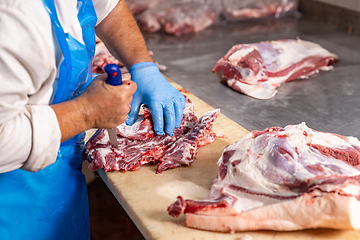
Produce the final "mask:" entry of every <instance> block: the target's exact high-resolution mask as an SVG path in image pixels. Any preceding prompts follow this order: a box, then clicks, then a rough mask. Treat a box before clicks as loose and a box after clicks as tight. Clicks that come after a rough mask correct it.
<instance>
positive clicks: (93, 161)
mask: <svg viewBox="0 0 360 240" xmlns="http://www.w3.org/2000/svg"><path fill="white" fill-rule="evenodd" d="M219 114H220V110H219V109H215V110H212V111H209V112H207V113H206V114H204V115H203V116H202V117H201V118H199V119H198V118H197V116H196V115H195V113H194V106H193V103H192V102H191V100H190V99H189V98H187V97H186V107H185V109H184V112H183V119H182V123H181V125H180V127H179V128H176V129H175V131H174V134H173V136H168V135H166V134H165V135H157V134H156V133H155V132H154V131H153V125H152V119H151V114H150V112H149V110H148V109H147V108H145V109H144V114H143V115H139V118H138V119H137V121H136V122H135V123H134V124H133V125H132V126H127V125H126V124H125V123H124V124H121V125H119V126H118V127H117V140H118V143H119V148H118V149H116V148H113V147H112V146H111V144H110V141H109V136H108V133H107V131H106V130H104V129H102V130H98V131H97V132H96V133H95V134H94V135H93V136H92V137H91V138H90V139H89V141H88V142H87V144H86V149H85V151H84V158H86V159H87V160H88V161H89V162H90V164H89V169H90V170H93V171H96V170H98V169H100V168H103V169H104V171H105V172H109V171H130V170H132V171H133V170H137V169H139V168H140V167H141V166H142V165H144V164H147V163H154V164H157V165H158V167H157V172H156V173H162V172H163V171H165V170H166V169H170V168H176V167H179V166H181V165H187V166H190V165H191V163H192V162H193V161H194V159H195V157H196V155H197V151H198V148H200V147H202V146H205V145H206V144H209V143H211V142H213V141H214V140H215V139H216V137H217V135H216V134H215V133H214V132H213V131H212V126H213V122H214V121H215V119H216V118H217V117H218V116H219Z"/></svg>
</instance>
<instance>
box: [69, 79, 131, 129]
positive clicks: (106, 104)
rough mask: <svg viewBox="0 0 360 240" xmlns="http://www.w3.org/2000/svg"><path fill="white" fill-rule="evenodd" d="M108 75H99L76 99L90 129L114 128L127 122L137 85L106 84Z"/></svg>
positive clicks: (125, 82) (126, 83)
mask: <svg viewBox="0 0 360 240" xmlns="http://www.w3.org/2000/svg"><path fill="white" fill-rule="evenodd" d="M105 80H106V74H102V75H99V76H98V77H96V78H95V79H94V80H93V81H92V83H90V85H89V86H88V87H87V88H86V89H85V90H84V92H83V93H82V94H81V95H80V96H79V97H78V98H76V100H77V101H78V102H79V104H80V106H82V110H83V116H84V119H85V122H86V123H87V124H88V126H89V128H113V127H116V126H118V125H120V124H122V123H123V122H125V120H126V118H127V116H128V114H129V112H130V109H131V102H132V95H133V94H134V93H135V91H136V83H134V82H133V81H126V80H125V81H124V82H123V84H122V85H119V86H112V85H109V84H106V83H105Z"/></svg>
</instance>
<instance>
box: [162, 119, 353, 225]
mask: <svg viewBox="0 0 360 240" xmlns="http://www.w3.org/2000/svg"><path fill="white" fill-rule="evenodd" d="M359 164H360V141H359V140H358V139H357V138H355V137H345V136H341V135H338V134H333V133H325V132H319V131H315V130H313V129H311V128H309V127H307V126H306V124H305V123H301V124H298V125H289V126H286V127H284V128H282V127H271V128H267V129H265V130H264V131H252V132H251V133H249V134H248V135H246V136H245V137H244V138H242V139H241V140H239V141H237V142H235V143H233V144H230V145H228V146H227V147H225V149H224V150H223V153H222V156H221V157H220V159H219V160H218V174H217V177H216V179H215V180H214V182H213V185H212V187H211V192H210V195H209V196H208V198H207V199H205V200H184V199H183V197H181V196H179V197H178V199H177V201H175V202H174V203H173V204H172V205H171V206H169V208H168V211H169V214H170V215H171V216H174V217H178V216H179V215H180V214H181V213H185V214H186V225H187V226H188V227H192V228H198V229H203V230H209V231H219V232H236V231H251V230H278V231H289V230H300V229H309V228H334V229H360V170H359V166H360V165H359Z"/></svg>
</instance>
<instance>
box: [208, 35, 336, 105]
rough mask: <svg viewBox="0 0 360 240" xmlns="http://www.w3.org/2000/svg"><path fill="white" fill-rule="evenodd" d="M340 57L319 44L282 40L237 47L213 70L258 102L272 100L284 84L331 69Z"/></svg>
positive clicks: (223, 79)
mask: <svg viewBox="0 0 360 240" xmlns="http://www.w3.org/2000/svg"><path fill="white" fill-rule="evenodd" d="M337 59H338V57H337V56H336V55H335V54H333V53H331V52H329V51H328V50H326V49H324V48H323V47H321V46H320V45H319V44H316V43H313V42H309V41H304V40H300V39H297V40H292V39H286V40H279V41H267V42H260V43H250V44H239V45H235V46H233V47H232V48H231V49H230V50H229V51H228V52H227V53H226V55H225V56H224V57H222V58H221V59H220V60H219V61H218V62H217V63H216V65H215V67H214V68H213V72H214V73H216V75H217V76H218V78H220V80H221V81H222V82H224V83H226V84H227V85H228V86H229V87H231V88H232V89H234V90H236V91H238V92H241V93H244V94H246V95H248V96H251V97H254V98H257V99H269V98H272V97H273V96H275V94H276V93H277V90H276V88H277V87H279V86H280V85H281V84H283V83H285V82H288V81H291V80H294V79H301V78H307V77H308V76H310V75H312V74H314V73H317V72H318V71H319V70H330V69H332V64H333V63H334V62H335V61H336V60H337Z"/></svg>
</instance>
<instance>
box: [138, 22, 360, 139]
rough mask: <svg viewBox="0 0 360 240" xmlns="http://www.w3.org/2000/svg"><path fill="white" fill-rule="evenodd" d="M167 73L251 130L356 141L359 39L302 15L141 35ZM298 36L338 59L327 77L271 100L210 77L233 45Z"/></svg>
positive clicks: (299, 83) (359, 128) (285, 89)
mask: <svg viewBox="0 0 360 240" xmlns="http://www.w3.org/2000/svg"><path fill="white" fill-rule="evenodd" d="M144 36H145V39H146V42H147V46H148V48H149V49H150V50H152V51H153V52H154V59H155V60H156V61H158V62H159V63H161V64H165V65H166V66H167V67H168V71H167V72H166V73H165V74H166V75H167V76H169V78H170V79H172V80H173V81H175V82H177V83H178V84H180V85H182V86H183V87H184V88H185V89H187V90H188V91H190V92H191V93H193V94H194V95H195V96H197V97H198V98H200V99H202V100H203V101H205V102H206V103H207V104H209V105H210V106H212V107H214V108H220V109H221V112H222V113H223V114H225V115H226V116H228V117H229V118H231V119H232V120H233V121H235V122H236V123H238V124H239V125H241V126H243V127H244V128H246V129H247V130H249V131H252V130H255V129H256V130H262V129H265V128H267V127H271V126H286V125H289V124H298V123H300V122H306V124H307V125H308V126H309V127H311V128H313V129H316V130H319V131H328V132H334V133H338V134H342V135H346V136H349V135H351V136H356V137H358V138H360V95H359V91H360V36H359V35H357V34H354V33H347V32H345V31H342V30H339V29H337V28H336V27H333V26H330V25H327V24H324V23H319V22H315V21H312V20H310V19H307V18H306V17H303V16H297V17H289V18H284V19H281V20H276V21H266V22H252V23H236V24H226V25H222V24H220V25H218V26H214V27H212V28H210V29H207V30H205V31H203V32H200V33H197V34H194V35H190V36H183V37H175V36H169V35H165V34H159V33H155V34H144ZM296 37H299V38H300V39H303V40H309V41H313V42H316V43H318V44H320V45H322V46H323V47H325V48H326V49H328V50H329V51H331V52H333V53H335V54H337V55H338V56H339V59H340V61H339V62H337V63H336V64H335V68H334V69H333V70H331V71H328V72H319V73H318V74H316V75H313V76H311V77H309V78H308V79H305V80H296V81H292V82H289V83H286V84H283V85H282V86H280V87H279V88H278V90H279V91H278V94H277V95H276V96H275V97H274V98H272V99H269V100H257V99H253V98H251V97H248V96H245V95H243V94H240V93H238V92H235V91H233V90H232V89H230V88H229V87H227V86H225V85H223V84H222V83H220V81H219V79H218V78H217V77H216V76H215V74H213V73H212V71H211V70H212V68H213V67H214V65H215V63H216V62H217V60H218V59H220V58H221V57H222V56H224V54H225V53H226V52H227V51H228V50H229V49H230V48H231V47H232V46H233V45H235V44H240V43H251V42H259V41H267V40H279V39H287V38H292V39H294V38H296Z"/></svg>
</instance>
